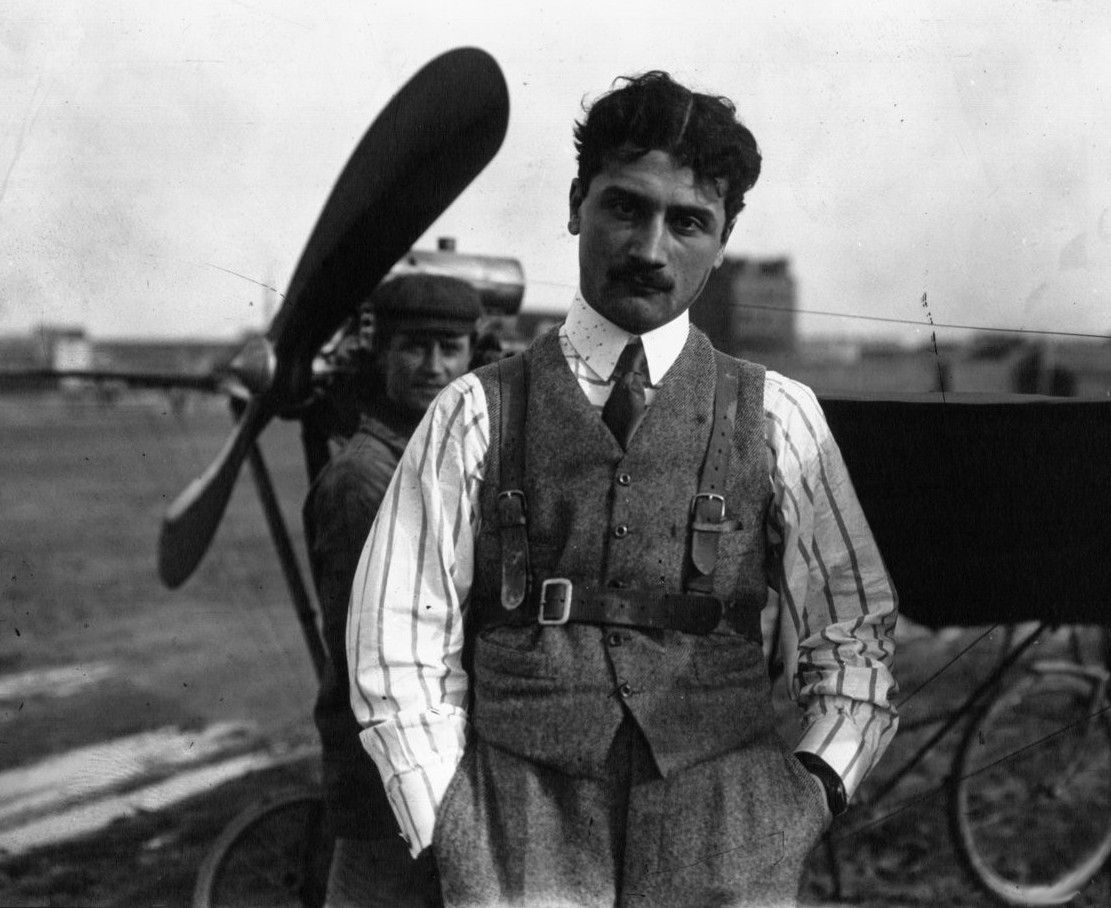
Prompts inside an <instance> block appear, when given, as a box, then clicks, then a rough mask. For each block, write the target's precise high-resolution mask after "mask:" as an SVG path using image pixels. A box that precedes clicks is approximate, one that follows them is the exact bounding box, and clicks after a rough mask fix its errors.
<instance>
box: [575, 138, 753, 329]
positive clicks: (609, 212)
mask: <svg viewBox="0 0 1111 908" xmlns="http://www.w3.org/2000/svg"><path fill="white" fill-rule="evenodd" d="M568 229H569V230H570V231H571V233H572V234H574V235H576V236H578V238H579V284H580V287H581V289H582V292H583V296H584V297H586V301H587V302H588V303H589V304H590V305H591V306H592V307H593V308H594V309H596V310H597V311H598V312H599V313H601V314H602V315H604V316H605V317H606V318H608V319H609V320H610V321H611V322H613V323H614V324H616V325H619V326H620V327H622V328H624V329H625V330H626V331H631V332H633V333H634V334H643V333H644V332H645V331H651V330H652V329H653V328H658V327H659V326H660V325H663V324H665V323H667V322H669V321H671V320H672V319H673V318H675V316H677V315H679V314H680V313H681V312H684V311H686V310H687V309H688V308H689V307H690V305H691V303H693V302H694V300H695V298H696V297H697V296H698V294H699V293H700V292H701V290H702V287H703V285H704V284H705V283H706V279H707V278H708V277H709V276H710V272H711V271H713V269H714V268H716V267H717V266H718V265H720V264H721V261H722V258H723V256H724V254H725V242H726V240H727V239H728V238H729V231H730V229H732V224H729V225H727V224H726V221H725V205H724V201H723V193H722V192H719V187H718V186H717V185H716V184H714V183H713V182H710V181H703V182H699V181H697V180H696V179H695V176H694V171H692V170H691V169H690V168H689V167H680V166H677V165H676V163H675V161H674V160H673V159H672V157H671V155H669V154H667V152H664V151H649V152H647V153H646V154H644V155H642V156H641V157H639V158H636V159H635V160H633V161H630V162H628V163H622V162H620V161H611V162H610V163H609V164H607V165H606V167H605V168H603V169H602V170H601V171H599V172H598V174H597V175H596V176H595V177H594V178H593V179H592V180H591V181H590V185H589V186H587V187H584V186H580V185H579V181H578V180H574V181H572V183H571V220H570V222H569V224H568Z"/></svg>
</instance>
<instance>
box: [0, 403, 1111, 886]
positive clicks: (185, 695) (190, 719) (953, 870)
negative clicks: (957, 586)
mask: <svg viewBox="0 0 1111 908" xmlns="http://www.w3.org/2000/svg"><path fill="white" fill-rule="evenodd" d="M228 427H229V420H228V417H227V416H226V414H225V413H224V412H223V410H222V408H221V407H219V406H217V405H216V404H211V403H209V404H200V405H197V406H194V407H193V409H192V410H191V411H190V412H187V413H186V414H185V415H184V416H175V415H174V414H173V412H172V411H171V409H170V407H169V406H168V404H167V403H166V402H165V401H164V399H163V398H161V397H160V396H159V395H146V396H143V395H125V396H124V397H123V398H121V400H120V401H119V402H118V403H116V404H115V405H113V406H102V405H100V404H98V403H97V402H96V401H95V400H94V399H92V398H75V399H70V400H67V399H63V398H55V397H14V396H12V397H0V437H2V438H3V443H2V444H0V572H2V573H0V685H2V683H3V682H4V680H5V679H10V678H26V677H28V676H29V674H30V673H34V672H41V671H43V670H46V669H50V668H64V667H72V666H86V667H94V666H95V667H97V668H96V671H95V672H94V674H95V680H90V679H92V677H93V676H92V675H91V674H90V675H89V677H88V678H86V679H85V682H83V683H78V684H75V685H73V689H72V690H61V689H60V688H57V687H55V688H54V689H47V690H43V689H41V688H40V689H33V688H28V689H27V690H26V692H24V693H20V692H19V691H18V690H16V691H15V692H14V693H12V692H9V693H7V694H3V695H2V696H0V772H5V771H7V772H12V771H16V770H20V769H22V768H27V767H32V766H35V765H37V764H39V763H40V762H41V761H43V760H44V759H46V758H49V757H52V756H57V755H60V754H63V753H67V752H73V751H74V749H75V748H82V747H88V746H90V745H96V744H98V743H100V742H107V741H112V740H115V739H119V738H124V737H126V736H130V735H136V734H139V733H144V732H149V731H153V730H157V729H166V728H176V729H182V730H186V731H189V730H196V731H198V732H199V731H200V730H202V729H205V728H208V727H211V726H213V724H214V723H220V722H235V723H240V724H241V725H242V726H243V728H244V729H245V731H244V732H243V736H242V739H241V740H239V741H238V743H237V745H236V746H237V747H238V748H239V750H240V751H244V752H246V751H250V752H252V753H267V754H276V755H279V756H281V755H283V754H284V755H286V756H285V757H284V758H282V759H279V760H278V761H277V763H276V765H273V766H270V767H269V768H265V769H263V770H261V771H256V772H253V773H249V774H247V775H243V776H239V777H236V778H231V779H228V780H226V781H223V782H221V783H219V784H217V785H214V786H213V787H211V788H209V789H206V790H203V791H200V792H198V793H194V794H193V795H192V796H191V797H188V798H186V799H184V800H177V801H174V802H173V803H171V804H168V805H166V806H164V807H160V808H158V809H138V810H134V811H131V812H129V813H127V814H126V815H123V816H120V817H118V818H117V819H116V820H114V821H113V822H112V823H110V824H109V825H108V826H107V827H105V828H103V829H98V830H95V831H93V832H90V833H87V834H85V835H82V836H78V837H76V838H71V839H67V840H64V841H60V842H53V843H50V844H46V845H43V846H41V847H38V848H34V849H30V850H25V849H17V848H13V847H11V845H10V844H9V845H8V846H7V847H8V848H9V850H8V852H7V853H0V903H2V904H6V905H7V904H11V905H59V906H62V905H67V906H68V905H106V906H108V905H111V906H130V905H135V906H140V905H143V906H145V905H151V906H154V905H165V906H185V905H188V904H189V900H190V895H191V891H192V887H193V884H194V880H195V877H196V873H197V868H198V866H199V864H200V862H201V860H202V859H203V856H204V854H205V852H206V850H207V848H208V847H209V845H210V843H211V842H212V840H213V839H214V838H215V837H216V835H217V834H218V832H219V830H220V829H221V828H222V827H223V825H224V824H225V823H226V822H227V821H228V820H229V819H230V818H232V817H233V816H235V815H236V813H237V812H238V811H240V810H241V809H243V808H244V807H246V806H247V805H249V804H251V803H252V802H253V801H256V800H257V799H258V798H260V797H262V796H264V795H266V794H269V793H273V792H274V791H277V790H280V789H284V788H286V787H290V786H293V785H299V784H307V785H313V784H315V782H316V767H315V761H314V759H313V757H312V755H311V752H312V747H313V742H314V735H313V729H312V725H311V720H310V716H309V710H310V708H311V703H312V698H313V692H314V687H315V680H314V676H313V672H312V667H311V664H310V662H309V659H308V656H307V651H306V648H305V645H304V642H303V640H302V638H301V636H300V631H299V629H298V626H297V623H296V621H295V619H294V617H293V612H292V608H291V606H290V604H289V599H288V594H287V593H286V590H285V587H284V584H283V582H282V578H281V575H280V573H279V570H278V567H277V563H276V560H275V556H274V554H273V549H272V546H271V543H270V540H269V538H268V536H267V533H266V529H265V525H264V523H263V520H262V515H261V511H260V508H259V506H258V503H257V501H256V499H255V498H254V490H253V488H252V486H251V484H250V483H249V482H248V481H247V480H246V477H244V479H243V480H242V481H241V482H240V484H239V487H238V489H237V491H236V494H235V495H234V497H233V500H232V502H231V505H230V507H229V511H228V514H227V517H226V518H225V520H224V522H223V524H222V525H221V528H220V530H219V532H218V534H217V536H216V539H215V541H214V543H213V548H212V550H211V551H210V553H209V555H208V556H207V558H206V559H205V561H204V563H203V564H202V566H201V568H200V569H199V570H198V572H197V574H196V575H194V577H193V578H191V579H190V580H189V581H188V582H187V583H186V584H185V585H184V586H183V587H182V588H181V589H178V590H175V591H170V590H166V589H164V588H162V587H161V586H160V584H159V582H158V580H157V577H156V573H155V550H156V541H157V533H158V526H159V522H160V519H161V515H162V512H163V510H164V508H165V507H166V505H167V504H168V503H169V501H170V500H171V499H172V498H173V496H174V495H176V494H177V492H178V491H179V490H180V489H181V488H183V487H184V486H185V485H186V483H187V482H188V481H189V480H190V479H192V478H193V477H194V476H196V475H197V474H199V473H200V471H201V470H202V469H203V468H204V467H205V466H206V465H207V463H208V462H209V460H210V459H211V458H212V456H214V455H215V453H216V452H217V450H218V449H219V447H220V445H221V444H222V442H223V440H224V438H225V437H226V434H227V431H228ZM264 453H265V455H266V457H267V459H268V462H269V465H270V467H271V470H272V472H273V474H274V477H275V481H276V483H277V485H278V488H279V492H280V497H281V500H282V505H283V509H284V512H285V516H286V520H287V522H288V524H289V526H290V529H291V531H292V532H293V535H294V543H295V545H296V546H297V547H298V550H300V546H301V537H300V515H299V507H300V501H301V498H302V497H303V495H304V492H305V477H304V467H303V463H302V460H301V455H300V447H299V442H298V438H297V433H296V431H295V428H294V427H293V426H291V425H288V424H280V423H279V424H277V425H275V426H273V427H272V428H271V429H269V430H268V431H267V433H266V435H265V438H264ZM306 577H307V573H306ZM974 633H975V632H973V631H968V632H964V633H960V634H943V635H940V636H939V635H931V634H915V635H908V636H907V637H906V638H905V640H904V643H903V646H902V647H901V650H900V654H899V657H898V664H897V675H898V677H899V680H900V683H901V685H902V688H903V691H904V693H906V692H909V691H912V690H915V689H916V688H917V687H918V686H919V685H920V684H921V683H922V682H924V681H927V679H929V678H931V676H932V675H934V674H935V673H936V672H938V671H939V670H942V671H941V674H940V675H939V676H938V678H937V679H936V680H933V681H931V682H930V683H929V684H927V686H926V687H924V688H923V690H922V692H921V693H919V694H917V695H916V696H915V697H914V698H913V701H912V702H911V703H910V704H908V706H907V708H906V709H905V710H904V731H903V732H902V733H901V735H900V737H899V738H898V740H897V741H896V744H895V745H894V746H893V748H892V750H891V752H890V753H889V754H888V756H887V757H886V758H885V761H884V763H883V765H882V766H881V768H880V769H879V770H878V771H877V773H875V774H874V776H873V777H872V778H871V779H870V780H869V783H868V789H867V790H866V791H865V792H864V793H863V794H864V796H865V799H866V797H867V794H868V791H869V790H870V791H873V792H874V791H875V789H876V787H877V786H878V785H880V784H882V782H883V781H884V779H885V778H887V777H889V775H890V773H891V772H893V771H894V770H895V769H896V768H897V767H898V766H899V765H900V763H901V762H902V760H903V759H905V758H906V756H907V755H909V754H910V753H912V752H913V750H914V749H915V748H916V747H917V746H918V745H919V744H920V743H921V742H922V741H923V740H925V738H926V736H927V735H929V733H930V732H931V731H932V730H933V729H934V728H935V727H936V725H932V724H929V722H928V721H926V720H928V719H929V718H930V717H931V716H934V715H937V714H939V713H942V712H944V711H945V710H946V709H947V708H949V707H950V706H951V705H952V704H954V703H956V702H957V701H959V699H961V697H962V696H963V694H964V693H966V692H967V691H968V690H970V689H971V688H972V686H973V685H974V684H975V682H976V680H977V679H978V678H980V677H982V676H983V672H984V670H985V667H986V666H987V665H988V664H990V661H991V658H992V655H993V653H994V652H995V651H996V648H997V647H998V646H999V644H1000V638H999V635H998V634H996V635H993V636H992V637H990V638H988V639H986V640H985V641H984V642H983V643H982V644H981V645H980V646H979V647H978V648H977V649H975V650H973V651H972V653H970V654H967V655H964V656H960V657H958V654H959V653H960V650H961V649H962V648H963V646H964V645H966V643H967V642H968V641H969V640H970V639H971V638H972V635H973V634H974ZM1053 645H1054V644H1053V643H1052V642H1050V643H1047V644H1046V647H1047V649H1046V652H1048V651H1049V650H1048V648H1049V647H1051V646H1053ZM950 662H951V663H952V664H951V665H950V664H949V663H950ZM92 671H93V669H92V668H86V673H87V674H88V673H89V672H92ZM785 708H786V709H788V710H789V707H785ZM955 743H956V739H955V738H953V737H951V738H950V739H949V743H948V744H947V745H946V744H943V746H941V747H939V748H936V749H935V750H934V751H933V752H932V754H931V756H930V758H929V759H928V760H926V761H925V762H924V763H923V764H922V765H920V766H919V767H918V768H917V769H916V770H915V771H914V772H912V773H911V774H910V775H909V776H908V777H907V778H906V779H905V780H904V782H903V783H902V784H901V785H900V786H899V787H898V788H897V789H896V790H895V791H894V792H893V793H892V794H891V795H890V796H889V797H888V798H887V799H886V800H885V801H884V802H883V803H882V804H880V805H878V806H876V807H875V808H868V807H859V806H858V807H854V808H853V809H852V810H851V811H850V812H849V813H848V814H847V815H846V816H845V817H844V818H843V819H842V820H841V821H840V822H839V824H838V827H837V830H836V833H837V835H836V840H837V845H836V849H837V854H838V859H839V860H838V867H839V872H840V876H841V883H842V892H841V898H842V901H844V902H846V903H850V904H857V905H866V906H881V905H882V906H886V905H908V906H925V905H930V906H933V905H938V904H944V905H987V904H990V903H989V902H988V901H987V900H986V899H984V898H983V897H981V896H979V895H978V894H977V893H975V892H974V891H973V890H972V887H971V886H970V884H969V883H968V881H967V879H966V878H965V877H964V875H963V874H962V872H961V870H960V868H959V866H958V864H957V862H956V858H955V856H954V852H953V849H952V847H951V845H950V844H949V840H948V833H947V827H946V820H945V795H944V785H943V783H944V778H945V775H946V772H947V760H946V758H947V756H951V752H952V746H953V745H954V744H955ZM213 759H215V757H214V758H213ZM98 771H100V770H98V768H97V767H93V766H91V767H89V768H88V771H87V772H88V774H89V775H95V774H96V773H97V772H98ZM148 781H149V779H144V778H140V777H129V778H128V779H127V780H126V782H125V783H124V784H123V787H124V788H126V787H127V786H131V787H133V788H135V787H139V786H141V785H143V784H145V783H146V782H148ZM58 784H59V785H63V784H68V782H67V780H58ZM9 797H10V796H9V795H8V794H6V793H5V792H3V791H2V790H0V812H2V810H3V807H4V804H5V799H6V798H9ZM3 842H5V839H4V838H3V830H2V828H0V843H3ZM804 895H805V898H806V901H807V902H808V903H810V904H820V903H826V902H829V901H832V900H833V895H834V888H833V880H832V876H831V873H830V870H829V864H828V861H827V859H826V855H825V854H824V853H823V852H821V851H820V850H819V851H816V853H815V854H814V856H813V857H812V860H811V863H810V868H809V871H808V874H807V879H806V884H805V889H804ZM1076 904H1084V905H1092V906H1095V905H1107V904H1111V882H1109V880H1108V878H1107V874H1106V871H1105V872H1104V873H1103V874H1101V875H1100V876H1099V877H1097V878H1096V880H1095V881H1094V882H1093V883H1092V884H1091V885H1090V886H1089V888H1088V890H1087V891H1085V892H1084V893H1082V894H1081V896H1080V898H1079V899H1078V900H1077V902H1076Z"/></svg>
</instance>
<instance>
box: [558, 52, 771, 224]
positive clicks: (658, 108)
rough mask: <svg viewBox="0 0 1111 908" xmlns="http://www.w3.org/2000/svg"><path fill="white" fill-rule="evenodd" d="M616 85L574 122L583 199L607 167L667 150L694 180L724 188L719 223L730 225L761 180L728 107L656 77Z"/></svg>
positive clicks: (755, 155) (756, 156)
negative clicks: (721, 184)
mask: <svg viewBox="0 0 1111 908" xmlns="http://www.w3.org/2000/svg"><path fill="white" fill-rule="evenodd" d="M617 82H624V83H625V84H624V85H621V86H620V87H618V88H614V89H612V90H611V91H609V92H607V93H606V94H604V95H602V96H601V97H600V98H598V100H597V101H595V102H594V104H592V105H590V106H589V107H587V106H586V105H585V104H584V105H583V109H584V111H585V112H586V117H585V118H583V120H581V121H576V122H575V152H576V154H577V156H578V162H579V171H578V177H579V185H580V186H581V187H582V192H583V194H584V195H585V194H586V192H587V190H588V189H589V188H590V181H591V180H592V179H594V177H595V176H596V175H597V174H598V173H599V171H601V169H602V168H603V167H605V166H606V163H607V162H609V161H613V160H617V161H623V162H627V161H634V160H636V159H637V158H639V157H640V156H641V155H644V154H647V153H648V152H649V151H666V152H667V153H668V154H669V155H671V157H672V158H674V159H675V161H676V162H678V163H679V164H680V165H681V166H683V167H690V168H691V170H693V171H694V174H695V176H696V177H697V178H698V179H699V180H722V181H724V183H725V200H724V205H725V221H726V224H729V223H732V221H733V218H735V217H736V216H737V214H738V213H739V212H740V211H741V209H743V208H744V197H745V193H746V192H748V190H749V189H751V188H752V186H753V185H754V184H755V183H756V178H757V177H759V176H760V150H759V148H757V147H756V139H755V138H754V137H753V135H752V133H751V132H749V130H748V128H747V127H746V126H745V125H744V124H743V123H741V122H740V121H739V120H738V119H737V109H736V107H734V105H733V102H732V101H730V100H729V99H728V98H723V97H720V96H715V95H705V94H700V93H699V92H693V91H691V90H690V89H689V88H685V87H684V86H682V85H680V84H679V83H678V82H676V81H675V80H674V79H672V78H671V76H670V75H668V74H667V73H666V72H663V71H661V70H652V71H651V72H646V73H644V74H643V75H641V76H622V77H620V78H618V79H616V80H615V83H614V84H616V83H617Z"/></svg>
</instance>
